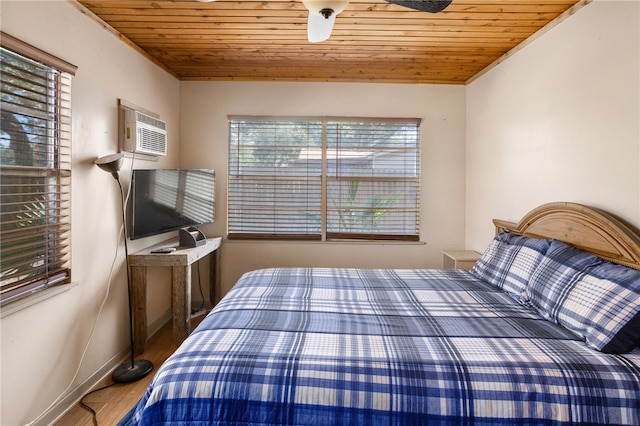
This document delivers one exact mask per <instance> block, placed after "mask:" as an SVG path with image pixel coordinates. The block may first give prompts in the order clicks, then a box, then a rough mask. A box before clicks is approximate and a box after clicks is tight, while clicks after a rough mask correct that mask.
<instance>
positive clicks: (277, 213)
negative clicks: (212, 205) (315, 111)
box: [228, 120, 322, 237]
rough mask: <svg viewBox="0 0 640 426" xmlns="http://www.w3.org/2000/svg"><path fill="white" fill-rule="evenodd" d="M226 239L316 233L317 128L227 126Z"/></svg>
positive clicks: (294, 123) (306, 125) (262, 124)
mask: <svg viewBox="0 0 640 426" xmlns="http://www.w3.org/2000/svg"><path fill="white" fill-rule="evenodd" d="M229 134H230V145H229V210H228V219H229V221H228V226H229V234H230V235H232V234H241V233H249V234H263V235H269V236H274V237H275V236H304V235H319V233H320V184H321V180H320V176H321V157H320V158H318V157H317V153H318V152H320V149H321V144H322V123H320V122H309V121H256V120H237V121H232V122H231V123H230V130H229Z"/></svg>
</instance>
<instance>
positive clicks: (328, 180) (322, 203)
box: [227, 115, 422, 241]
mask: <svg viewBox="0 0 640 426" xmlns="http://www.w3.org/2000/svg"><path fill="white" fill-rule="evenodd" d="M228 120H229V142H228V149H229V156H228V160H229V163H228V164H229V168H228V174H227V177H228V180H227V186H228V188H227V189H228V200H229V202H228V209H227V238H228V239H230V240H315V241H357V240H381V241H382V240H386V241H419V240H420V226H419V225H420V210H421V204H420V192H421V191H420V189H421V188H420V178H421V173H422V171H421V168H420V161H421V158H420V157H421V153H420V151H421V149H420V148H421V136H420V126H421V122H422V120H421V119H420V118H380V117H339V116H312V117H308V116H307V117H305V116H299V117H288V116H242V115H230V116H228ZM239 122H249V123H251V122H254V123H286V122H299V123H304V122H315V123H320V124H321V126H322V136H321V145H320V147H319V150H320V151H321V153H320V154H318V153H317V152H316V153H314V154H315V157H318V155H320V156H321V172H320V186H321V188H320V194H319V199H318V200H317V201H318V203H319V212H318V214H319V232H317V233H315V234H308V233H291V234H288V233H282V234H280V233H277V232H238V231H237V228H236V224H235V223H234V220H235V216H234V213H233V211H236V210H241V206H239V204H238V203H237V202H236V201H235V197H236V195H237V193H236V192H234V191H236V190H235V189H234V188H233V186H234V183H235V182H236V180H237V179H241V178H242V177H240V178H239V177H238V176H237V175H236V174H235V173H236V172H237V168H240V167H241V165H242V160H241V159H240V158H239V155H240V154H239V153H238V154H237V155H236V157H235V158H234V152H233V151H234V149H235V150H240V146H239V145H240V143H241V142H238V141H234V138H238V139H239V138H240V136H239V135H238V132H239V130H238V129H236V128H235V127H236V126H237V125H238V123H239ZM335 124H339V125H347V126H348V125H354V126H357V125H363V124H364V125H365V126H366V125H367V124H368V125H370V126H372V127H373V126H375V125H389V127H391V125H399V126H407V127H410V126H414V128H413V131H414V132H415V135H414V140H412V141H411V142H409V143H407V144H406V145H405V146H402V149H400V151H402V150H404V151H412V152H413V153H414V158H413V163H412V164H413V167H414V169H415V170H414V173H415V174H414V175H413V176H400V177H388V176H384V175H382V174H380V175H378V176H373V177H365V176H355V175H354V176H355V177H354V176H351V175H350V176H351V177H343V176H340V175H339V174H334V175H332V174H331V173H330V172H329V171H328V165H327V163H328V159H327V157H328V153H329V151H331V149H332V147H330V146H329V143H330V142H329V141H328V139H329V136H328V135H329V134H330V132H329V131H328V128H327V126H328V125H335ZM370 131H371V132H372V133H371V135H372V136H371V138H373V137H374V135H373V132H374V131H373V130H370ZM388 132H389V133H388V134H389V135H390V134H392V133H391V132H392V131H391V130H388ZM411 143H413V147H411ZM274 146H275V145H274ZM301 149H304V148H301ZM315 149H316V150H318V148H317V147H316V148H315ZM346 149H349V148H348V147H347V148H346ZM351 149H352V150H353V149H354V147H353V146H352V147H351ZM372 149H373V148H372ZM386 151H389V148H387V149H386ZM338 152H340V150H339V148H337V147H336V154H334V155H335V156H336V158H337V156H339V155H340V154H338ZM376 152H380V151H376ZM308 155H309V156H311V154H308ZM316 159H317V158H316ZM237 162H240V163H237ZM335 163H336V165H338V164H340V162H339V161H335ZM336 167H338V166H336ZM374 168H375V167H374V166H371V169H374ZM274 173H277V172H274ZM371 173H372V174H373V172H371ZM339 181H354V182H355V181H357V182H359V184H360V185H361V184H362V182H364V183H365V185H367V184H368V185H370V186H374V185H376V184H389V182H396V183H397V182H406V184H407V185H409V186H411V187H412V188H413V191H414V197H415V198H414V199H413V200H412V201H411V202H410V203H409V204H407V201H406V200H405V201H403V203H402V204H401V208H392V207H388V208H383V209H381V208H379V207H377V209H378V212H377V213H379V211H380V210H384V212H383V213H382V215H384V214H386V213H387V212H389V211H393V210H396V212H398V211H399V212H401V213H402V212H403V213H405V214H408V215H409V216H410V220H409V221H408V222H409V224H408V225H406V226H408V227H409V228H411V227H412V226H413V227H414V231H413V232H406V229H405V232H402V233H384V232H381V233H375V232H371V233H367V232H366V231H365V232H357V231H356V232H344V231H338V232H335V231H332V230H330V229H329V228H330V227H329V224H328V221H329V219H328V215H329V211H330V210H331V208H330V206H329V193H330V191H331V190H330V189H329V186H330V185H332V184H334V183H336V182H339ZM354 185H355V186H356V188H357V187H358V184H354ZM365 185H362V186H363V187H364V186H365ZM356 191H358V189H356ZM364 191H367V190H366V189H365V190H364ZM368 191H369V192H367V193H368V194H374V195H376V194H378V192H376V190H375V189H369V190H368ZM371 191H373V192H371ZM331 193H332V194H335V192H331ZM403 194H404V192H403ZM276 197H277V196H276ZM382 204H384V203H382ZM407 205H408V206H409V207H407ZM371 206H372V208H370V209H369V210H373V203H372V204H371ZM355 208H356V210H358V207H355ZM336 209H337V208H334V209H333V210H336ZM359 209H360V210H361V212H362V211H364V210H366V208H364V207H360V208H359ZM406 212H408V213H406ZM362 214H366V213H362ZM370 216H373V214H370ZM332 219H333V220H334V222H335V217H333V218H332ZM371 220H372V221H373V220H376V219H371Z"/></svg>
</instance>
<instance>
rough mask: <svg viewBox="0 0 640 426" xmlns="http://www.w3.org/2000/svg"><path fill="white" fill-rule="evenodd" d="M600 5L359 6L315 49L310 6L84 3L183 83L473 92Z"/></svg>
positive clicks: (359, 0) (363, 1) (515, 1)
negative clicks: (501, 63) (575, 16)
mask: <svg viewBox="0 0 640 426" xmlns="http://www.w3.org/2000/svg"><path fill="white" fill-rule="evenodd" d="M589 1H590V0H580V1H576V0H536V1H533V0H453V2H452V4H451V5H450V6H449V7H448V8H447V9H445V10H444V11H443V12H440V13H437V14H431V13H426V12H418V11H414V10H411V9H407V8H404V7H401V6H398V5H394V4H391V3H386V2H385V1H382V0H352V1H351V2H350V3H349V5H348V6H347V8H346V9H345V10H344V11H343V12H342V13H340V14H339V15H338V16H337V18H336V23H335V26H334V29H333V32H332V34H331V37H330V38H329V40H327V41H324V42H320V43H309V42H308V41H307V33H306V27H307V14H308V12H307V9H306V8H305V6H304V5H303V4H302V2H301V1H276V0H273V1H269V0H267V1H223V0H219V1H215V2H212V3H201V2H197V1H187V0H153V1H147V0H78V3H79V4H80V5H81V6H79V7H80V8H81V10H83V11H85V12H87V9H88V10H89V11H90V12H87V13H89V14H90V15H92V14H95V16H94V18H95V17H96V16H97V19H99V20H102V21H104V23H106V24H108V26H109V27H111V28H113V29H114V30H115V31H116V32H117V33H119V36H120V37H122V38H123V40H125V41H126V42H128V43H130V44H132V45H134V46H137V48H139V49H140V50H141V51H143V52H146V54H147V55H148V56H149V57H150V58H151V59H152V60H153V61H154V62H156V63H158V64H159V65H161V66H162V67H163V68H165V69H166V70H167V71H169V72H170V73H172V74H173V75H175V76H176V77H177V78H179V79H180V80H203V81H204V80H211V81H215V80H244V81H249V80H252V81H336V82H381V83H435V84H465V83H466V82H467V81H468V80H469V79H471V78H472V77H474V76H475V75H477V74H478V73H480V72H481V71H482V70H484V69H485V68H487V67H488V66H490V65H491V64H492V63H494V62H495V61H497V60H499V59H500V58H501V57H503V56H504V55H505V54H508V52H511V51H513V50H514V49H517V46H518V45H519V44H520V43H522V42H523V41H524V40H526V39H527V38H528V37H530V36H531V35H532V34H534V33H535V32H537V31H538V30H539V29H541V28H542V27H544V26H545V25H547V24H548V23H549V22H551V21H553V20H554V19H556V18H558V17H559V16H560V15H563V16H566V15H568V14H570V13H573V12H575V10H577V9H578V8H579V7H581V6H583V5H584V4H586V3H588V2H589Z"/></svg>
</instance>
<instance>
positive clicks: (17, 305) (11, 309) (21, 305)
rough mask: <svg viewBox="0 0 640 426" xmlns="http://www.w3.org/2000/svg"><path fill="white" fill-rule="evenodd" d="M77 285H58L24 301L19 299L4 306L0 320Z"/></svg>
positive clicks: (0, 312)
mask: <svg viewBox="0 0 640 426" xmlns="http://www.w3.org/2000/svg"><path fill="white" fill-rule="evenodd" d="M77 285H78V283H73V282H72V283H69V284H62V285H57V286H54V287H50V288H47V289H45V290H42V291H39V292H37V293H34V294H32V295H30V296H27V297H23V298H22V299H18V300H16V301H14V302H11V303H9V304H8V305H6V306H3V307H2V309H0V318H4V317H7V316H9V315H13V314H15V313H16V312H19V311H21V310H23V309H26V308H28V307H30V306H33V305H35V304H37V303H40V302H42V301H44V300H46V299H50V298H52V297H54V296H56V295H58V294H61V293H64V292H66V291H68V290H71V289H72V288H73V287H75V286H77Z"/></svg>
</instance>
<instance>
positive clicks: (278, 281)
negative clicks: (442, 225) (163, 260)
mask: <svg viewBox="0 0 640 426" xmlns="http://www.w3.org/2000/svg"><path fill="white" fill-rule="evenodd" d="M494 224H495V226H496V236H495V238H494V239H493V241H492V242H491V243H490V244H489V246H488V247H487V248H486V250H485V251H484V253H483V254H482V257H481V258H480V260H479V261H478V262H477V263H476V264H475V266H474V267H473V269H472V270H471V271H466V270H436V269H412V270H408V269H345V268H341V269H336V268H334V269H327V268H272V269H262V270H257V271H252V272H249V273H247V274H245V275H243V276H242V278H241V279H240V280H239V281H238V282H237V283H236V285H235V286H234V287H233V288H232V289H231V290H230V291H229V293H228V294H227V295H226V296H225V297H224V298H223V299H222V300H221V301H220V303H218V305H216V307H215V308H214V309H213V310H212V311H211V313H210V314H209V315H208V316H207V317H206V318H205V319H204V320H203V321H202V322H201V323H200V325H199V326H198V327H197V328H196V329H195V330H194V331H193V333H192V334H191V335H190V336H189V337H188V338H187V339H186V340H185V341H184V342H183V344H182V345H181V346H180V347H179V348H178V350H177V351H176V352H175V353H174V354H173V355H172V356H171V357H170V358H169V359H168V360H167V361H166V362H165V363H164V364H163V365H162V366H161V367H160V368H159V369H158V371H157V373H156V375H155V377H154V378H153V381H152V382H151V384H150V385H149V387H148V389H147V391H146V393H145V395H144V397H143V398H142V399H141V400H140V402H139V403H138V405H137V407H136V410H135V414H134V418H133V420H134V424H140V425H177V424H181V425H187V424H188V425H344V424H359V425H382V424H384V425H403V426H404V425H422V424H429V425H437V424H469V425H471V424H474V425H489V424H520V425H532V424H547V425H569V424H624V425H634V424H640V348H639V347H638V345H639V344H640V234H638V232H637V231H636V230H634V229H632V228H631V227H630V226H628V225H627V224H626V223H624V222H623V221H621V220H619V219H617V218H615V217H613V216H612V215H610V214H607V213H606V212H603V211H600V210H597V209H593V208H589V207H586V206H583V205H579V204H574V203H550V204H546V205H543V206H540V207H538V208H536V209H534V210H533V211H531V212H530V213H529V214H527V215H526V216H525V217H524V218H523V219H522V220H521V221H520V222H518V223H510V222H505V221H501V220H494Z"/></svg>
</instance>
